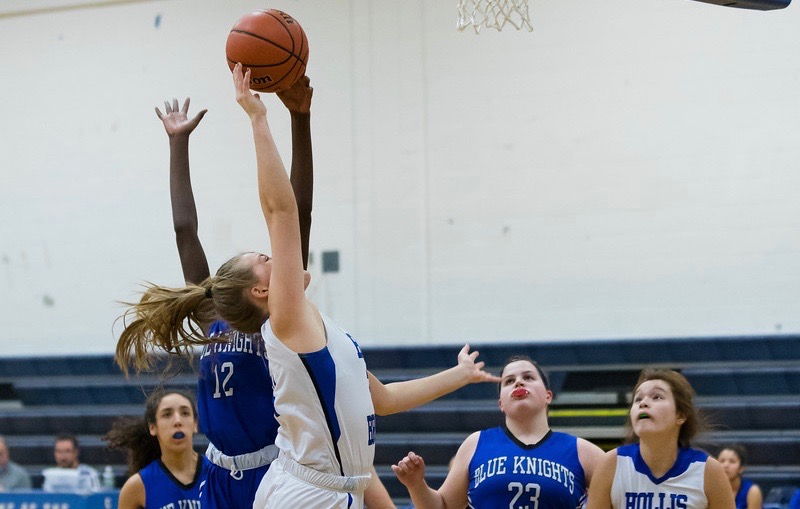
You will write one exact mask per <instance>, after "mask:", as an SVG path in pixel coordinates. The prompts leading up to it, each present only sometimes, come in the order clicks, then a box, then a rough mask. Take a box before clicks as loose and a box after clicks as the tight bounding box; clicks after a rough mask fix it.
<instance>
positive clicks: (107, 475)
mask: <svg viewBox="0 0 800 509" xmlns="http://www.w3.org/2000/svg"><path fill="white" fill-rule="evenodd" d="M103 488H105V489H107V490H113V489H114V469H113V468H111V465H106V468H104V469H103Z"/></svg>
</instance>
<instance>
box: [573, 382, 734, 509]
mask: <svg viewBox="0 0 800 509" xmlns="http://www.w3.org/2000/svg"><path fill="white" fill-rule="evenodd" d="M693 400H694V390H693V389H692V386H691V385H690V384H689V381H688V380H686V378H685V377H684V376H683V375H681V374H680V373H678V372H676V371H672V370H668V369H646V370H644V371H642V373H641V374H640V376H639V380H638V381H637V382H636V385H635V386H634V388H633V402H632V404H631V408H630V412H629V416H628V417H629V425H630V426H631V434H630V435H629V439H630V440H631V441H632V442H633V443H631V444H629V445H625V446H622V447H619V448H617V449H614V450H613V451H609V452H608V453H607V454H606V457H605V458H604V461H603V463H602V464H601V465H600V467H599V469H598V473H597V475H596V476H595V481H594V482H593V483H592V486H591V487H590V488H589V501H588V505H587V509H611V508H614V509H705V508H708V509H734V507H735V506H734V501H733V495H732V493H731V490H730V484H729V483H728V478H727V477H726V476H725V472H724V470H723V469H722V466H721V465H720V464H719V462H718V461H717V460H716V459H714V458H712V457H709V456H708V454H706V453H705V452H703V451H700V450H697V449H692V448H691V447H690V446H689V445H690V442H691V440H692V438H694V437H695V436H696V435H697V434H698V432H700V431H701V430H702V429H703V428H704V427H705V424H704V422H703V420H702V417H701V416H700V415H699V413H698V411H697V409H696V408H695V406H694V401H693Z"/></svg>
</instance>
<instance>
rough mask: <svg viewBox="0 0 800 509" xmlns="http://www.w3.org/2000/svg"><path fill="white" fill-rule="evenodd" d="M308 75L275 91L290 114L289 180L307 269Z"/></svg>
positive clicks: (310, 181) (310, 178) (310, 190)
mask: <svg viewBox="0 0 800 509" xmlns="http://www.w3.org/2000/svg"><path fill="white" fill-rule="evenodd" d="M313 93H314V89H313V88H311V87H310V86H309V79H308V77H307V76H303V77H302V78H300V79H299V80H298V81H297V83H295V84H294V85H292V87H290V88H288V89H287V90H284V91H282V92H278V94H277V95H278V98H279V99H280V100H281V101H283V104H284V105H285V106H286V108H287V109H288V110H289V114H290V115H291V117H292V169H291V175H290V177H289V180H290V181H291V183H292V189H293V190H294V198H295V201H297V211H298V214H299V221H300V242H301V246H302V254H303V268H304V269H306V270H307V269H308V249H309V248H308V244H309V238H310V237H311V208H312V201H313V198H314V161H313V157H312V150H311V96H312V94H313Z"/></svg>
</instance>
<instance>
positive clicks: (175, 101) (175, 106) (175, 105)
mask: <svg viewBox="0 0 800 509" xmlns="http://www.w3.org/2000/svg"><path fill="white" fill-rule="evenodd" d="M172 111H179V110H178V99H172Z"/></svg>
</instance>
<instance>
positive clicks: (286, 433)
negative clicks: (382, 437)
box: [261, 315, 375, 476]
mask: <svg viewBox="0 0 800 509" xmlns="http://www.w3.org/2000/svg"><path fill="white" fill-rule="evenodd" d="M322 320H323V322H324V324H325V333H326V336H327V345H326V346H325V348H323V349H322V350H319V351H317V352H312V353H305V354H298V353H296V352H293V351H291V350H290V349H289V348H287V347H286V346H285V345H284V344H283V343H281V341H280V340H279V339H278V338H277V337H276V336H275V334H274V333H273V332H272V328H271V327H270V324H269V321H267V322H266V323H265V324H264V325H263V327H262V329H261V334H262V336H263V337H264V342H265V344H266V350H267V358H268V359H269V372H270V375H271V377H272V387H273V393H274V396H275V418H276V419H277V420H278V423H279V424H280V427H279V428H278V436H277V438H276V439H275V445H277V446H278V448H279V449H280V450H281V451H283V453H284V454H287V455H288V456H289V457H290V458H291V459H293V460H295V461H296V462H298V463H300V464H302V465H305V466H307V467H310V468H313V469H314V470H317V471H319V472H325V473H328V474H333V475H338V476H360V475H368V474H369V472H370V467H371V466H372V461H373V458H374V456H375V411H374V408H373V406H372V398H371V397H370V392H369V381H368V379H367V365H366V363H365V362H364V356H363V354H362V353H361V349H360V348H359V347H358V344H357V343H356V342H355V340H354V339H353V338H352V337H351V336H350V335H349V334H348V333H346V332H345V331H344V330H342V328H341V327H339V326H338V325H336V324H335V323H334V322H333V321H332V320H330V319H329V318H327V317H325V316H324V315H323V316H322Z"/></svg>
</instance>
